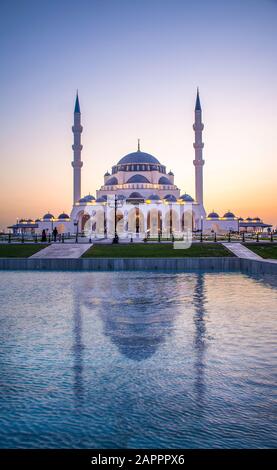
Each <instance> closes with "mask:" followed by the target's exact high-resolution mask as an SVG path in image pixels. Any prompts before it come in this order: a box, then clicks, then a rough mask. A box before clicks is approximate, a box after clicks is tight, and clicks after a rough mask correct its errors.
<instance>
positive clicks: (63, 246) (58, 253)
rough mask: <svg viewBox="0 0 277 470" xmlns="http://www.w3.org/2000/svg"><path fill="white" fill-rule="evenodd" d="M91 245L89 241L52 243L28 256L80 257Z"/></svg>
mask: <svg viewBox="0 0 277 470" xmlns="http://www.w3.org/2000/svg"><path fill="white" fill-rule="evenodd" d="M91 246H92V245H91V243H75V244H74V243H71V244H69V243H59V244H54V243H52V244H51V245H49V246H47V247H46V248H44V249H43V250H40V251H38V252H37V253H35V254H34V255H32V256H30V258H49V259H50V258H51V259H53V258H64V259H68V258H80V257H81V256H82V254H83V253H84V252H85V251H87V250H88V249H89V248H90V247H91Z"/></svg>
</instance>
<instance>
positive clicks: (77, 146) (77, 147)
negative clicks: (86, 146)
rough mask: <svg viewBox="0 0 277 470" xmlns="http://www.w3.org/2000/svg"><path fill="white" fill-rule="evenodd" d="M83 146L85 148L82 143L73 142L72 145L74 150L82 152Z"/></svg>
mask: <svg viewBox="0 0 277 470" xmlns="http://www.w3.org/2000/svg"><path fill="white" fill-rule="evenodd" d="M82 148H83V146H82V144H73V145H72V150H74V151H78V152H81V150H82Z"/></svg>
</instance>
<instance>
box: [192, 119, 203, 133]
mask: <svg viewBox="0 0 277 470" xmlns="http://www.w3.org/2000/svg"><path fill="white" fill-rule="evenodd" d="M192 127H193V130H194V131H203V129H204V124H203V122H201V121H200V122H199V121H198V122H195V123H194V124H193V126H192Z"/></svg>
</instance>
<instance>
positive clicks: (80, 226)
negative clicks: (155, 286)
mask: <svg viewBox="0 0 277 470" xmlns="http://www.w3.org/2000/svg"><path fill="white" fill-rule="evenodd" d="M203 128H204V125H203V122H202V109H201V104H200V98H199V92H198V90H197V96H196V103H195V110H194V124H193V130H194V135H195V141H194V144H193V147H194V153H195V155H194V160H193V165H194V169H195V196H194V198H193V197H192V196H190V195H189V194H186V193H184V194H181V191H180V189H179V188H178V187H177V186H176V185H175V183H174V174H173V173H172V172H171V171H169V172H167V169H166V166H165V165H164V164H162V163H161V162H160V161H159V159H158V158H157V157H155V156H153V155H151V154H149V153H146V152H144V151H142V150H141V148H140V141H139V140H138V146H137V150H136V151H135V152H131V153H128V154H127V155H125V156H123V157H122V158H120V159H119V160H118V162H117V163H116V164H115V165H113V166H112V168H111V173H109V172H108V171H107V172H106V173H105V175H104V181H103V185H102V186H101V187H100V188H99V189H98V190H97V191H96V195H95V196H93V195H91V194H89V195H86V196H82V193H81V187H82V186H81V172H82V167H83V162H82V159H81V153H82V144H81V134H82V131H83V127H82V125H81V110H80V104H79V97H78V93H77V96H76V101H75V108H74V124H73V127H72V131H73V135H74V143H73V145H72V149H73V161H72V167H73V207H72V210H71V213H70V215H69V214H66V213H62V214H60V215H59V216H58V217H55V216H54V215H53V214H51V213H47V214H45V215H44V216H43V217H42V218H40V219H36V220H35V221H32V220H24V219H21V220H20V221H18V223H17V224H15V225H13V226H12V227H10V228H12V229H13V230H14V231H18V230H19V231H20V230H21V231H24V229H25V231H29V230H30V231H33V232H36V233H40V232H41V231H42V230H43V229H45V230H46V231H47V232H48V233H51V232H52V230H53V228H54V227H56V228H57V230H58V232H59V233H71V234H72V233H76V232H78V233H79V234H81V233H85V234H86V235H87V236H89V237H90V238H92V239H93V238H103V237H110V238H112V237H113V235H114V231H115V217H116V230H117V233H118V236H119V237H120V238H127V237H136V238H145V237H146V236H151V237H152V236H154V237H155V236H157V235H159V234H160V235H161V236H165V237H169V236H171V235H172V234H173V235H174V236H176V237H179V236H182V235H183V234H184V232H185V231H186V230H187V229H188V228H189V229H191V230H193V231H203V233H211V232H215V233H218V234H223V233H227V232H230V231H231V232H237V231H238V230H241V229H247V228H248V227H250V228H251V227H252V229H253V230H254V229H257V230H262V229H264V228H266V227H270V226H268V225H267V224H263V222H262V221H261V220H260V219H259V218H258V217H257V218H255V219H251V218H248V219H246V220H243V219H241V218H238V217H236V216H235V215H234V214H233V213H232V212H230V211H229V210H228V211H227V212H226V213H225V214H224V215H223V216H219V214H217V213H216V212H214V211H212V212H211V213H209V214H208V215H207V214H206V211H205V208H204V201H203V166H204V163H205V161H204V160H203V147H204V144H203V141H202V132H203ZM115 200H116V202H115ZM115 204H116V211H115Z"/></svg>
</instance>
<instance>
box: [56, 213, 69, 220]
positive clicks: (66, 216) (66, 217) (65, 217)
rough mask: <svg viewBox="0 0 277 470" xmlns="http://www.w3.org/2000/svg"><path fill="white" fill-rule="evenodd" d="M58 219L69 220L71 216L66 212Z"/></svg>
mask: <svg viewBox="0 0 277 470" xmlns="http://www.w3.org/2000/svg"><path fill="white" fill-rule="evenodd" d="M58 219H69V215H68V214H66V213H65V212H62V213H61V214H60V215H59V217H58Z"/></svg>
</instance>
